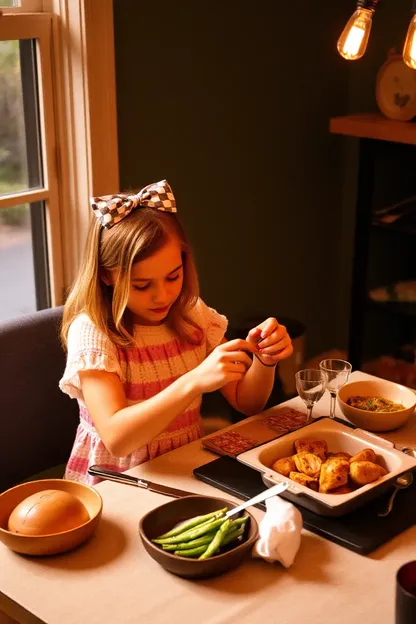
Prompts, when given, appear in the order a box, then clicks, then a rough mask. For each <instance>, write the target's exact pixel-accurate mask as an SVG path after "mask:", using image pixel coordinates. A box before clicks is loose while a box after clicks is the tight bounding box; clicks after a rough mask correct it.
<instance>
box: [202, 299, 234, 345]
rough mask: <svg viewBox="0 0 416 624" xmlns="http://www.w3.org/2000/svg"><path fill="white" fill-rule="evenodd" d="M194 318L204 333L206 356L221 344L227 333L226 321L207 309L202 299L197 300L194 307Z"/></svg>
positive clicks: (220, 315) (214, 311) (212, 310)
mask: <svg viewBox="0 0 416 624" xmlns="http://www.w3.org/2000/svg"><path fill="white" fill-rule="evenodd" d="M195 317H196V321H197V323H198V324H199V325H200V326H201V327H202V329H203V331H204V334H205V339H206V344H207V355H208V353H211V351H212V350H213V349H215V347H217V346H218V345H219V344H220V343H221V342H222V339H223V338H224V335H225V332H226V331H227V327H228V320H227V318H226V317H225V316H223V315H222V314H219V313H218V312H217V311H216V310H214V309H213V308H209V307H208V306H207V305H206V304H205V303H204V302H203V301H202V299H198V302H197V304H196V305H195Z"/></svg>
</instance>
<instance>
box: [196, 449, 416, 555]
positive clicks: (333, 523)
mask: <svg viewBox="0 0 416 624" xmlns="http://www.w3.org/2000/svg"><path fill="white" fill-rule="evenodd" d="M193 472H194V475H195V477H197V478H198V479H200V480H201V481H205V482H206V483H209V484H210V485H213V486H214V487H216V488H219V489H220V490H223V491H224V492H227V493H228V494H232V495H233V496H236V497H237V498H241V499H242V500H248V499H249V498H252V497H253V496H255V495H256V494H259V492H261V491H262V490H264V488H265V485H264V483H263V481H262V478H261V474H260V472H258V471H257V470H254V469H253V468H250V467H249V466H245V465H244V464H241V463H240V462H239V461H237V460H235V459H232V458H231V457H220V458H219V459H215V460H214V461H212V462H210V463H208V464H205V465H204V466H200V467H199V468H195V470H194V471H193ZM390 494H391V491H390V492H387V493H385V494H383V495H382V496H380V497H379V498H377V499H375V500H373V501H371V502H369V503H367V504H366V505H363V506H362V507H359V508H358V509H356V510H355V511H353V512H351V513H349V514H346V515H345V516H340V517H338V518H329V517H326V516H319V515H317V514H315V513H313V512H312V511H309V509H305V508H303V507H300V506H298V505H296V507H297V508H298V509H299V511H300V512H301V513H302V516H303V523H304V527H305V528H306V529H308V530H309V531H312V532H313V533H316V534H317V535H320V536H321V537H324V538H326V539H328V540H330V541H331V542H335V543H336V544H339V545H340V546H344V547H345V548H348V549H349V550H353V551H354V552H356V553H359V554H361V555H366V554H368V553H370V552H372V551H373V550H375V549H376V548H378V547H379V546H381V545H382V544H384V543H385V542H388V541H389V540H390V539H392V538H393V537H395V536H396V535H398V534H399V533H402V531H404V530H406V529H408V528H409V527H411V526H413V525H414V524H416V481H415V482H414V483H413V485H411V486H410V487H408V488H407V489H406V490H401V491H399V492H398V493H397V496H396V499H395V501H394V507H393V511H392V512H391V514H390V515H389V516H386V517H385V518H380V517H379V516H378V515H377V513H378V512H379V511H380V510H382V509H384V508H385V506H386V504H387V500H388V497H389V496H390ZM281 496H282V498H284V493H283V494H282V495H281ZM256 506H257V507H259V508H260V509H263V510H264V509H266V506H265V503H259V504H258V505H256Z"/></svg>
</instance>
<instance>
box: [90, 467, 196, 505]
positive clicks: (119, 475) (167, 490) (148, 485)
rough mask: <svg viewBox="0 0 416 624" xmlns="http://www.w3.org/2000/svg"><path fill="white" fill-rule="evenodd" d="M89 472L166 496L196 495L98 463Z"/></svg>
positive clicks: (95, 475)
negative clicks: (98, 464)
mask: <svg viewBox="0 0 416 624" xmlns="http://www.w3.org/2000/svg"><path fill="white" fill-rule="evenodd" d="M88 474H90V475H93V476H94V477H101V479H107V480H108V481H116V482H117V483H124V484H126V485H135V486H136V487H139V488H143V489H145V490H150V491H151V492H157V493H158V494H163V495H164V496H172V497H173V498H181V497H182V496H194V495H195V492H187V491H186V490H178V489H177V488H173V487H170V486H169V485H161V484H160V483H153V481H147V480H146V479H139V478H138V477H133V476H132V475H128V474H125V473H123V472H117V471H116V470H109V469H108V468H102V467H101V466H97V465H94V466H90V467H89V468H88Z"/></svg>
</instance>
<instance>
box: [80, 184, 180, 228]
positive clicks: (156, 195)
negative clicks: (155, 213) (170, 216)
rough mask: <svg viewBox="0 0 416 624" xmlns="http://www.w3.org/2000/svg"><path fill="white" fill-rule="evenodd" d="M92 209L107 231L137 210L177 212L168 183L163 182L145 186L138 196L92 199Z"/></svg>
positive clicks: (113, 196)
mask: <svg viewBox="0 0 416 624" xmlns="http://www.w3.org/2000/svg"><path fill="white" fill-rule="evenodd" d="M91 207H92V209H93V211H94V214H95V216H96V217H97V219H98V220H99V221H100V222H101V225H102V226H103V227H105V228H107V229H109V228H111V227H113V225H116V224H117V223H119V221H122V220H123V219H124V218H125V217H127V216H128V215H129V214H130V213H131V211H132V210H134V209H135V208H146V207H148V208H155V209H156V210H163V211H165V212H176V201H175V197H174V195H173V193H172V189H171V188H170V186H169V184H168V182H167V181H166V180H161V181H160V182H155V183H154V184H149V185H148V186H145V187H144V188H143V189H142V190H141V191H140V192H139V193H137V195H125V194H122V193H120V194H119V195H103V196H102V197H92V198H91Z"/></svg>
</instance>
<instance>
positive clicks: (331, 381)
mask: <svg viewBox="0 0 416 624" xmlns="http://www.w3.org/2000/svg"><path fill="white" fill-rule="evenodd" d="M319 368H320V369H321V371H323V372H324V373H326V375H327V377H328V382H327V386H326V387H327V389H328V390H329V394H330V396H331V405H330V411H329V417H330V418H335V404H336V399H337V392H338V390H339V389H340V388H342V386H343V385H345V384H346V383H347V381H348V378H349V376H350V373H351V364H350V363H349V362H346V361H345V360H322V362H319Z"/></svg>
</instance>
